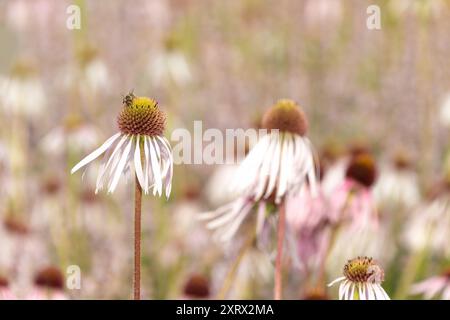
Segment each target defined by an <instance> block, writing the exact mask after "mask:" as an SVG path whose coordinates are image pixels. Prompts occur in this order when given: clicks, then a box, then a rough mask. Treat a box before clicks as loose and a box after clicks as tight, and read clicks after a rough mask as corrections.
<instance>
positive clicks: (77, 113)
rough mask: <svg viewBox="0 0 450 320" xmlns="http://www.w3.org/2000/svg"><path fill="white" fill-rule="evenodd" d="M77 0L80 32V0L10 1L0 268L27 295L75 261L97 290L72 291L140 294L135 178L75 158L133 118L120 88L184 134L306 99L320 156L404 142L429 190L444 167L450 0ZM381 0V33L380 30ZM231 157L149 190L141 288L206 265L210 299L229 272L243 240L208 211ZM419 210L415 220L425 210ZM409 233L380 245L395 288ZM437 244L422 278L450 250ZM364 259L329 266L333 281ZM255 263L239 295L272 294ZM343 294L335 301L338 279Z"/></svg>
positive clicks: (175, 290)
mask: <svg viewBox="0 0 450 320" xmlns="http://www.w3.org/2000/svg"><path fill="white" fill-rule="evenodd" d="M74 3H75V4H77V5H79V6H80V8H81V12H82V16H81V30H68V29H67V28H66V19H67V17H68V15H67V14H66V8H67V7H68V6H69V5H70V4H72V2H71V1H55V0H54V1H52V0H34V1H26V0H25V1H24V0H16V1H13V0H2V1H1V2H0V46H1V50H0V78H1V84H0V89H1V93H0V96H1V98H2V100H1V102H0V114H1V116H0V219H1V224H0V275H2V276H3V277H6V278H8V279H9V283H10V286H13V287H14V288H16V289H17V292H22V293H24V292H27V291H28V290H29V289H30V288H31V287H32V286H33V277H34V275H35V273H36V272H37V271H38V270H39V269H40V268H42V267H45V266H49V265H52V266H57V267H58V268H60V269H61V270H62V271H63V273H64V274H65V272H66V268H67V267H68V266H70V265H77V266H79V267H80V269H81V279H82V282H81V289H80V290H66V292H65V293H66V294H67V295H68V296H69V297H71V298H82V299H91V298H100V299H104V298H119V299H128V298H129V297H130V294H131V275H132V265H133V260H132V259H133V251H132V245H133V243H132V239H133V238H132V227H133V222H132V221H133V220H132V210H133V184H132V183H131V184H130V183H129V184H128V185H126V184H125V183H124V180H122V181H121V182H120V184H119V185H120V187H119V188H118V190H117V191H116V192H115V193H114V194H113V195H107V194H106V193H99V194H98V195H95V194H94V191H93V188H94V186H95V173H96V166H95V165H94V166H91V167H90V169H88V171H87V172H86V174H85V176H84V179H83V180H82V177H81V173H77V174H75V175H73V176H71V175H70V168H72V166H73V165H74V164H76V163H77V162H78V161H79V160H80V159H81V158H82V157H84V156H85V155H86V154H87V153H88V152H90V151H92V150H94V148H96V147H98V146H99V145H100V144H101V143H103V141H104V140H106V139H107V138H108V137H109V136H111V135H112V134H114V133H115V132H116V131H117V127H116V116H117V114H118V112H119V111H120V109H121V107H122V105H121V103H122V97H123V96H124V95H125V94H127V93H128V92H129V91H130V90H132V89H134V93H135V94H136V95H144V96H150V97H153V98H155V99H156V100H157V101H158V102H159V105H160V106H161V108H163V109H164V111H165V112H167V116H168V126H167V130H166V137H168V138H170V134H171V132H172V131H173V130H174V129H176V128H187V129H188V130H192V128H193V121H194V120H202V121H203V127H204V129H206V128H219V129H221V130H225V129H226V128H245V129H246V128H251V127H255V126H257V125H258V121H259V120H260V118H261V115H262V113H263V111H264V110H265V109H266V108H268V107H269V106H271V105H272V104H273V103H274V102H275V101H276V100H277V99H279V98H291V99H294V100H296V101H297V102H298V103H299V104H300V105H301V106H302V107H303V108H304V110H305V112H306V114H307V116H308V119H309V124H310V130H309V137H310V139H311V141H312V142H313V144H314V145H315V147H316V149H317V150H318V152H319V153H320V152H321V150H324V149H325V148H327V149H328V150H333V151H335V152H336V154H339V153H340V152H341V153H342V152H344V151H345V150H346V149H347V148H348V147H349V146H351V145H354V144H359V145H361V144H363V145H366V146H368V147H369V148H370V149H371V150H373V152H374V154H375V156H376V158H377V161H378V163H379V165H380V168H381V167H382V166H383V164H385V163H389V161H391V159H392V158H393V157H394V156H395V155H396V154H398V153H399V152H401V153H402V154H405V155H407V157H409V158H410V159H411V162H412V167H413V168H414V171H415V172H416V173H417V174H418V183H419V188H420V190H421V192H422V195H423V198H422V199H421V200H420V201H421V202H424V201H426V197H425V195H426V191H427V190H428V189H429V188H432V186H433V184H434V182H435V181H438V180H439V179H441V178H442V177H443V176H444V175H445V170H446V165H445V161H447V160H445V159H446V152H447V151H446V150H447V149H448V148H449V147H450V141H449V139H448V138H449V130H450V128H449V123H448V116H447V120H445V117H444V115H443V112H442V110H441V109H442V108H443V107H442V106H443V105H444V104H445V101H446V97H447V95H448V94H449V93H450V68H449V67H448V65H449V57H450V32H449V30H450V3H449V1H444V0H430V1H419V0H411V1H408V0H404V1H402V0H392V1H356V0H348V1H338V0H328V1H327V0H319V1H317V0H310V1H307V0H301V1H300V0H298V1H294V0H291V1H289V0H277V1H275V0H264V1H256V0H242V1H219V0H217V1H216V0H211V1H201V0H167V1H166V0H148V1H143V0H138V1H125V0H113V1H94V0H86V1H74ZM373 3H375V4H378V5H379V6H380V8H381V18H382V24H381V26H382V28H381V30H368V29H367V27H366V19H367V16H368V15H367V13H366V8H367V6H368V5H370V4H373ZM17 83H19V84H17ZM20 83H22V85H20ZM11 90H14V93H11ZM11 95H12V96H13V98H11ZM447 103H448V102H447ZM447 109H448V107H447ZM447 114H448V111H447ZM446 121H447V122H446ZM97 163H98V162H97ZM448 167H449V166H448V165H447V170H448ZM218 169H219V168H218V166H212V165H178V166H176V167H175V173H174V180H173V193H172V195H171V197H170V199H169V200H168V201H166V199H164V198H161V199H159V198H155V197H153V196H146V197H145V198H144V208H143V244H142V247H143V260H142V261H143V267H142V273H143V279H142V286H143V298H146V299H149V298H158V299H166V298H181V297H183V290H184V287H185V284H186V282H187V281H188V280H189V278H190V277H191V276H192V275H193V274H200V275H202V276H204V277H206V278H207V279H208V281H209V289H210V295H211V297H214V295H215V293H216V292H217V291H218V290H219V288H220V287H221V286H222V283H223V280H224V277H225V274H226V270H227V269H228V268H229V267H230V265H231V264H232V262H233V259H234V258H235V256H236V254H237V251H238V250H239V245H240V242H239V241H238V240H236V243H235V244H233V243H232V244H231V245H229V246H224V245H221V244H217V243H215V242H214V241H213V240H212V239H211V237H210V234H209V233H208V231H207V230H206V229H205V227H204V225H203V224H202V223H201V222H199V221H197V220H196V219H195V216H196V214H197V213H199V212H202V211H205V210H210V209H214V208H216V207H217V206H219V205H220V204H223V203H224V201H226V200H225V199H226V195H225V193H226V187H227V186H226V185H224V184H221V181H220V179H219V181H211V177H212V176H213V174H214V173H215V172H217V170H218ZM380 170H381V169H380ZM405 211H407V212H405V214H403V215H402V217H403V218H402V219H405V220H403V221H402V223H401V225H404V224H406V220H407V219H409V218H410V217H411V216H412V215H413V212H414V208H410V209H408V210H405ZM383 214H385V215H388V216H389V215H390V214H396V213H395V212H384V213H383ZM396 232H398V234H397V233H396V234H390V235H389V237H388V238H389V239H392V241H385V242H384V243H383V245H382V246H380V248H379V249H378V250H379V256H378V257H377V256H376V255H377V252H375V254H373V251H371V254H372V255H375V256H374V258H378V259H379V260H381V262H380V263H381V264H382V265H383V267H384V268H385V272H386V283H385V285H384V287H385V289H386V290H387V291H388V293H389V294H392V295H394V294H393V293H394V292H397V290H398V288H399V278H400V276H401V274H402V272H403V270H404V269H405V268H407V266H408V265H410V264H411V263H413V262H411V261H415V260H411V259H413V258H411V257H414V254H415V253H414V250H413V249H411V248H409V247H408V246H407V245H405V244H404V242H403V241H401V240H400V238H401V237H402V236H401V234H402V233H403V232H404V231H403V230H398V231H396ZM380 237H383V238H386V236H384V235H383V236H382V235H381V234H380V235H374V236H373V239H372V240H371V241H370V242H371V244H373V243H376V242H377V241H378V240H379V239H380ZM449 237H450V236H449ZM355 241H357V240H355ZM349 245H351V243H350V244H349ZM344 251H345V250H344ZM346 252H347V251H346ZM386 252H389V254H385V253H386ZM354 254H356V255H357V254H365V252H361V253H359V252H355V253H354ZM424 254H425V255H426V256H427V258H426V259H422V260H420V261H422V262H421V263H420V266H418V267H417V272H416V273H415V275H414V276H413V278H414V279H411V281H410V282H415V281H418V280H421V279H424V278H426V277H428V276H432V275H434V274H438V273H440V271H441V270H442V268H444V267H445V264H446V262H448V261H449V260H448V258H449V257H448V256H447V257H445V255H444V254H440V253H439V252H437V253H433V254H431V253H427V252H426V253H424ZM349 258H353V256H348V257H347V256H344V254H343V256H342V257H341V258H340V260H338V261H336V263H335V264H333V265H330V266H329V267H328V268H327V278H328V280H332V279H334V278H335V277H337V276H340V275H341V269H342V267H343V263H345V261H346V260H347V259H349ZM262 259H264V258H262ZM268 259H269V258H268ZM269 262H270V260H269ZM261 263H265V262H261ZM244 267H245V266H244ZM248 268H250V270H244V269H243V270H241V272H240V273H239V277H240V278H239V280H238V281H237V282H236V283H237V284H235V285H234V286H233V288H232V290H231V292H230V294H229V295H228V297H229V298H271V295H272V285H273V279H272V276H271V274H270V272H269V275H268V276H267V277H263V276H261V277H262V278H260V279H252V276H253V275H252V273H253V269H252V268H255V267H254V266H252V265H251V264H249V266H248ZM287 274H288V276H287V277H288V278H287V279H290V280H287V281H286V282H285V283H286V287H285V297H286V298H290V299H299V298H301V297H302V295H303V292H302V277H301V272H300V271H299V270H295V269H290V270H289V271H287ZM405 281H406V280H405ZM247 282H248V283H247ZM406 282H407V281H406ZM406 282H405V283H406ZM244 283H245V284H246V285H244ZM329 295H330V298H336V293H335V290H330V292H329ZM400 296H401V297H406V296H407V295H406V294H405V293H403V295H400Z"/></svg>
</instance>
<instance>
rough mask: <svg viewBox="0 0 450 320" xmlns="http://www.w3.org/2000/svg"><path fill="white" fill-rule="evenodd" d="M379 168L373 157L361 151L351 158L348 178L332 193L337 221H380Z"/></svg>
mask: <svg viewBox="0 0 450 320" xmlns="http://www.w3.org/2000/svg"><path fill="white" fill-rule="evenodd" d="M376 176H377V168H376V164H375V161H374V159H373V157H372V156H371V155H370V154H368V153H360V154H357V155H355V156H353V157H352V159H351V160H350V161H349V163H348V166H347V169H346V172H345V180H344V181H343V182H342V184H341V185H340V186H338V187H337V188H336V190H335V191H334V194H333V195H332V196H331V197H330V199H329V203H330V208H331V211H330V216H331V219H332V221H333V222H334V223H335V224H339V223H342V222H349V223H350V224H352V225H353V226H356V227H361V226H364V225H365V224H367V223H371V224H377V223H378V213H377V210H376V207H375V203H374V201H373V196H372V187H373V184H374V182H375V180H376Z"/></svg>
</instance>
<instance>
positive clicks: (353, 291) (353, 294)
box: [348, 283, 356, 300]
mask: <svg viewBox="0 0 450 320" xmlns="http://www.w3.org/2000/svg"><path fill="white" fill-rule="evenodd" d="M355 287H356V284H354V283H352V285H351V287H350V294H349V296H348V300H355Z"/></svg>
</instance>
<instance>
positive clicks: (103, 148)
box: [70, 132, 121, 174]
mask: <svg viewBox="0 0 450 320" xmlns="http://www.w3.org/2000/svg"><path fill="white" fill-rule="evenodd" d="M120 135H121V133H120V132H119V133H116V134H115V135H113V136H112V137H111V138H109V139H108V140H106V141H105V142H104V143H103V144H102V145H101V146H100V147H99V148H97V149H96V150H94V151H93V152H92V153H91V154H89V155H88V156H86V157H85V158H84V159H83V160H81V161H80V162H78V164H77V165H75V166H74V167H73V168H72V170H71V171H70V173H71V174H73V173H75V172H76V171H78V170H79V169H80V168H82V167H84V166H85V165H87V164H88V163H89V162H91V161H93V160H95V159H96V158H97V157H99V156H100V155H101V154H102V153H103V152H105V151H106V150H107V149H108V148H109V147H110V146H111V145H112V144H113V143H114V141H116V140H117V138H119V137H120Z"/></svg>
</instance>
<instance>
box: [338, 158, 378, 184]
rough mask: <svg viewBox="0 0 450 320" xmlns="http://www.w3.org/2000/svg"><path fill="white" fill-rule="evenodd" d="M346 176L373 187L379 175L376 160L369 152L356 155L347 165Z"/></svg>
mask: <svg viewBox="0 0 450 320" xmlns="http://www.w3.org/2000/svg"><path fill="white" fill-rule="evenodd" d="M345 175H346V177H347V178H349V179H352V180H353V181H355V182H357V183H359V184H360V185H362V186H364V187H367V188H369V187H371V186H372V185H373V183H374V182H375V179H376V176H377V168H376V165H375V160H374V159H373V157H372V156H371V155H370V154H368V153H361V154H358V155H356V156H354V157H353V158H352V159H351V160H350V163H349V165H348V167H347V171H346V174H345Z"/></svg>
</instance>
